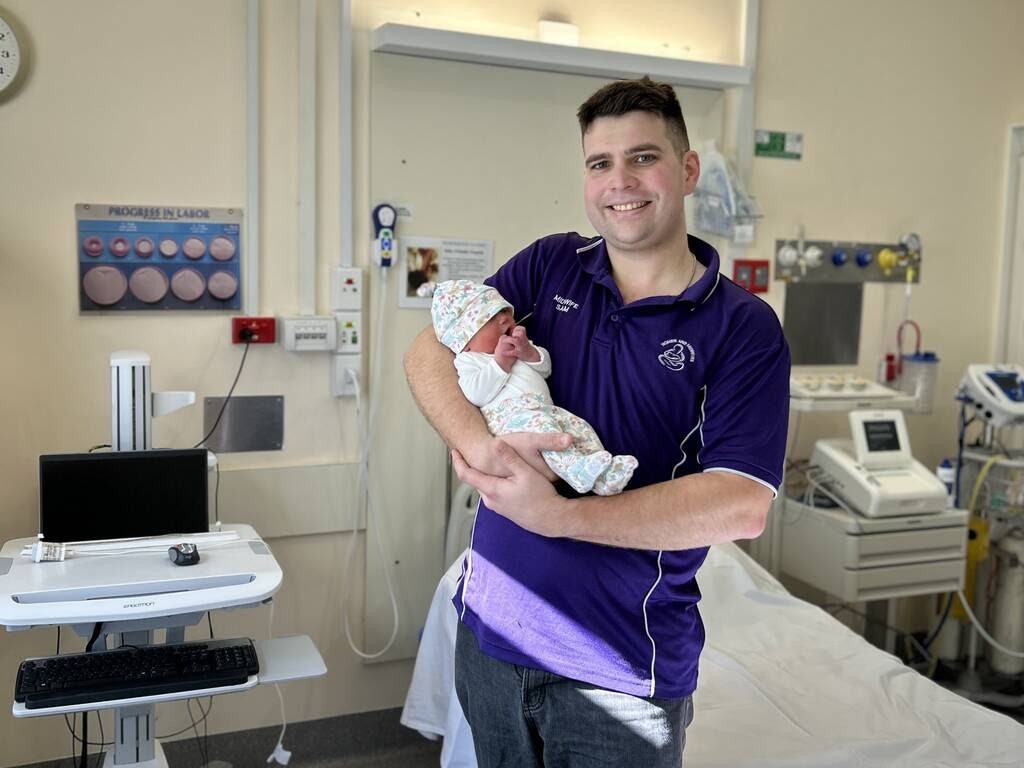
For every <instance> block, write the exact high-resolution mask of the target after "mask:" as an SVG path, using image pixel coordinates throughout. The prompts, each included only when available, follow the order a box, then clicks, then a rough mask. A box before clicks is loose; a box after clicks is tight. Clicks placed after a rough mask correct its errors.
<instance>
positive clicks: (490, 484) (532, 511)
mask: <svg viewBox="0 0 1024 768" xmlns="http://www.w3.org/2000/svg"><path fill="white" fill-rule="evenodd" d="M496 450H497V452H498V456H499V457H500V458H501V460H502V461H503V462H504V464H505V466H506V468H507V469H508V476H507V477H497V476H495V475H488V474H484V473H483V472H480V471H479V470H476V469H474V468H473V467H471V466H470V465H469V464H467V463H466V460H465V459H463V457H462V454H461V453H459V452H458V451H457V450H453V451H452V466H453V467H454V469H455V474H456V475H457V476H458V478H459V479H460V480H461V481H462V482H464V483H469V485H471V486H473V487H474V488H476V489H477V490H478V491H480V497H481V498H482V499H483V500H484V503H485V504H486V505H487V506H488V507H490V508H491V509H493V510H494V511H495V512H497V513H498V514H500V515H504V516H505V517H507V518H508V519H509V520H511V521H512V522H513V523H515V524H516V525H518V526H519V527H521V528H525V529H526V530H528V531H532V532H533V533H537V534H540V535H541V536H559V535H561V534H560V533H559V530H560V526H559V525H558V522H559V509H560V507H561V506H562V505H563V504H564V502H565V499H563V498H562V497H561V496H559V495H558V492H557V491H555V488H554V486H553V485H552V484H551V483H550V482H549V481H548V480H547V478H545V477H544V475H542V474H541V473H540V472H538V471H537V470H536V469H534V468H533V467H531V466H530V465H529V464H528V463H527V462H526V461H525V460H524V459H523V458H522V457H521V456H520V455H519V454H518V453H516V452H515V450H513V449H512V447H511V446H510V445H508V443H506V442H504V441H503V440H498V441H497V446H496Z"/></svg>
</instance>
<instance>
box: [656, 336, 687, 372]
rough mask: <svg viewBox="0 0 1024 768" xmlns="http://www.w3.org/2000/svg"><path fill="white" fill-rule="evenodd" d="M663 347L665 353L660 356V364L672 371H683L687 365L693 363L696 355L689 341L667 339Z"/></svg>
mask: <svg viewBox="0 0 1024 768" xmlns="http://www.w3.org/2000/svg"><path fill="white" fill-rule="evenodd" d="M661 346H662V349H663V350H664V351H663V352H662V353H661V354H660V355H658V362H659V363H661V364H662V365H664V366H665V367H666V368H668V369H669V370H670V371H681V370H683V368H685V367H686V364H687V363H692V362H693V359H694V357H695V354H694V351H693V347H692V346H691V345H690V343H689V342H688V341H683V340H682V339H666V340H665V341H663V342H661Z"/></svg>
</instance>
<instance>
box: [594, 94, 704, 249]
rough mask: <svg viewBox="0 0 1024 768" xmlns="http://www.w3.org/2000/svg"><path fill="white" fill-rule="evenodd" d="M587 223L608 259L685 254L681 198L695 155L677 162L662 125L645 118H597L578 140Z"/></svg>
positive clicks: (692, 182)
mask: <svg viewBox="0 0 1024 768" xmlns="http://www.w3.org/2000/svg"><path fill="white" fill-rule="evenodd" d="M583 156H584V164H585V177H584V184H583V200H584V203H585V206H586V210H587V218H588V219H590V223H591V224H592V225H593V227H594V229H595V230H597V232H598V234H600V235H601V236H602V237H604V239H605V242H606V243H607V245H608V248H609V252H611V253H616V252H619V253H635V254H639V255H643V254H644V253H645V252H650V251H655V250H657V249H659V248H663V247H666V246H674V245H675V244H677V243H679V244H681V246H682V247H683V248H684V249H685V248H686V238H685V235H686V220H685V218H684V214H683V198H684V197H685V196H686V195H688V194H690V193H691V192H693V189H694V187H695V186H696V185H697V177H698V176H699V175H700V164H699V161H698V160H697V154H696V153H695V152H692V151H690V152H687V153H686V154H685V155H684V156H683V157H682V158H680V157H679V155H678V154H677V152H676V150H675V148H674V147H673V146H672V142H671V141H670V140H669V137H668V132H667V130H666V128H665V121H664V120H663V119H662V118H661V117H660V116H658V115H654V114H651V113H649V112H627V113H626V114H625V115H621V116H619V117H599V118H598V119H597V120H595V121H594V122H593V123H591V124H590V127H589V128H588V129H587V132H586V133H585V134H584V136H583Z"/></svg>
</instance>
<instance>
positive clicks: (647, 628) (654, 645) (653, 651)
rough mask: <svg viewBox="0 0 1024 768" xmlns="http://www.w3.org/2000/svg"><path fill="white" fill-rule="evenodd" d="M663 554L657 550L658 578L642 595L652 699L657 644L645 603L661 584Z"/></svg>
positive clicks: (652, 695)
mask: <svg viewBox="0 0 1024 768" xmlns="http://www.w3.org/2000/svg"><path fill="white" fill-rule="evenodd" d="M663 552H664V550H661V549H659V550H658V578H656V579H655V580H654V583H653V584H651V588H650V589H649V590H648V591H647V594H646V595H644V605H643V611H644V634H646V635H647V639H648V640H650V641H651V692H650V693H649V694H648V695H649V696H650V697H651V698H653V697H654V689H655V679H654V662H655V661H656V660H657V658H658V644H657V642H655V640H654V637H652V636H651V627H650V625H649V624H648V623H647V601H648V600H650V599H651V595H653V594H654V590H655V589H657V588H658V585H659V584H660V583H661V577H662V575H663V574H662V570H661V556H662V554H663Z"/></svg>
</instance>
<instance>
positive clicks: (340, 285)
mask: <svg viewBox="0 0 1024 768" xmlns="http://www.w3.org/2000/svg"><path fill="white" fill-rule="evenodd" d="M362 308H363V270H361V269H360V268H359V267H335V268H334V269H332V270H331V309H333V310H361V309H362Z"/></svg>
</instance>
